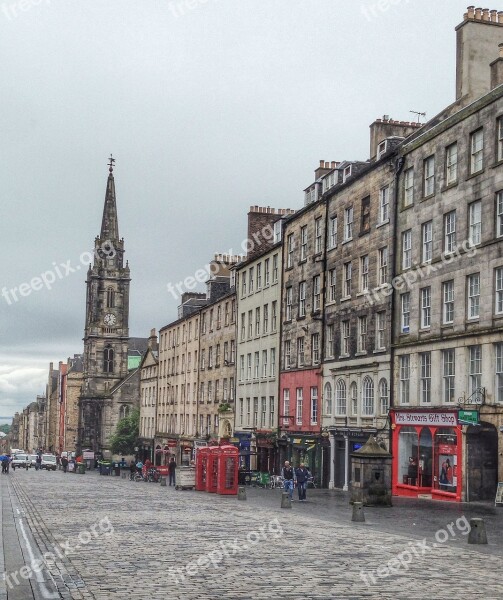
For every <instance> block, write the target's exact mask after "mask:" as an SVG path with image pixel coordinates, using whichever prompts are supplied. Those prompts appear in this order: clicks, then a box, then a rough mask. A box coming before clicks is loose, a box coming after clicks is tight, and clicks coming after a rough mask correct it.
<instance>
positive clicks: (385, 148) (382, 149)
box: [377, 140, 388, 160]
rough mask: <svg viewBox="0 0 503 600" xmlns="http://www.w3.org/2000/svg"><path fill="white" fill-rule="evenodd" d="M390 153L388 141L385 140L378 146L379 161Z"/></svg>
mask: <svg viewBox="0 0 503 600" xmlns="http://www.w3.org/2000/svg"><path fill="white" fill-rule="evenodd" d="M387 151H388V140H384V141H383V142H381V143H380V144H379V146H377V160H379V159H380V158H382V157H383V156H384V155H385V154H386V152H387Z"/></svg>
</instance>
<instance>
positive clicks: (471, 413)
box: [458, 410, 480, 425]
mask: <svg viewBox="0 0 503 600" xmlns="http://www.w3.org/2000/svg"><path fill="white" fill-rule="evenodd" d="M458 421H459V423H460V424H461V425H479V423H480V419H479V411H478V410H459V411H458Z"/></svg>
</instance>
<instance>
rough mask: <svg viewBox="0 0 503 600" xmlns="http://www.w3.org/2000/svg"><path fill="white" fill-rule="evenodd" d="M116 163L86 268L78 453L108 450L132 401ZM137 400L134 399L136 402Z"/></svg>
mask: <svg viewBox="0 0 503 600" xmlns="http://www.w3.org/2000/svg"><path fill="white" fill-rule="evenodd" d="M113 162H114V159H112V158H111V159H110V165H109V167H110V168H109V175H108V181H107V188H106V194H105V206H104V208H103V218H102V221H101V232H100V235H99V236H98V237H96V239H95V241H94V261H93V264H92V265H89V270H88V272H87V280H86V285H87V296H86V322H85V330H84V378H83V386H82V391H81V396H80V427H79V440H78V449H79V451H82V450H85V449H91V450H94V451H95V452H105V453H106V450H107V449H108V444H109V439H110V436H111V435H112V434H113V433H114V430H115V426H116V425H117V422H118V421H119V419H120V418H121V417H123V416H125V415H126V414H128V412H129V409H130V404H131V402H130V399H129V398H126V397H124V391H125V390H127V389H128V388H129V387H130V386H126V387H125V388H124V389H122V388H123V387H124V386H123V384H124V383H126V381H127V380H128V379H129V377H130V375H129V373H128V347H129V326H128V321H129V283H130V281H131V279H130V271H129V266H128V263H127V262H126V264H125V265H124V240H123V239H121V238H119V225H118V219H117V204H116V197H115V182H114V176H113ZM133 404H134V402H133Z"/></svg>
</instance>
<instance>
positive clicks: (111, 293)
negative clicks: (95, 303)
mask: <svg viewBox="0 0 503 600" xmlns="http://www.w3.org/2000/svg"><path fill="white" fill-rule="evenodd" d="M107 308H115V290H114V289H113V288H111V287H109V288H108V289H107Z"/></svg>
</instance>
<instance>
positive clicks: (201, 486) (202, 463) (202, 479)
mask: <svg viewBox="0 0 503 600" xmlns="http://www.w3.org/2000/svg"><path fill="white" fill-rule="evenodd" d="M209 451H210V449H209V448H199V449H198V450H197V451H196V490H197V491H198V492H205V491H206V473H207V470H208V454H209Z"/></svg>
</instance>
